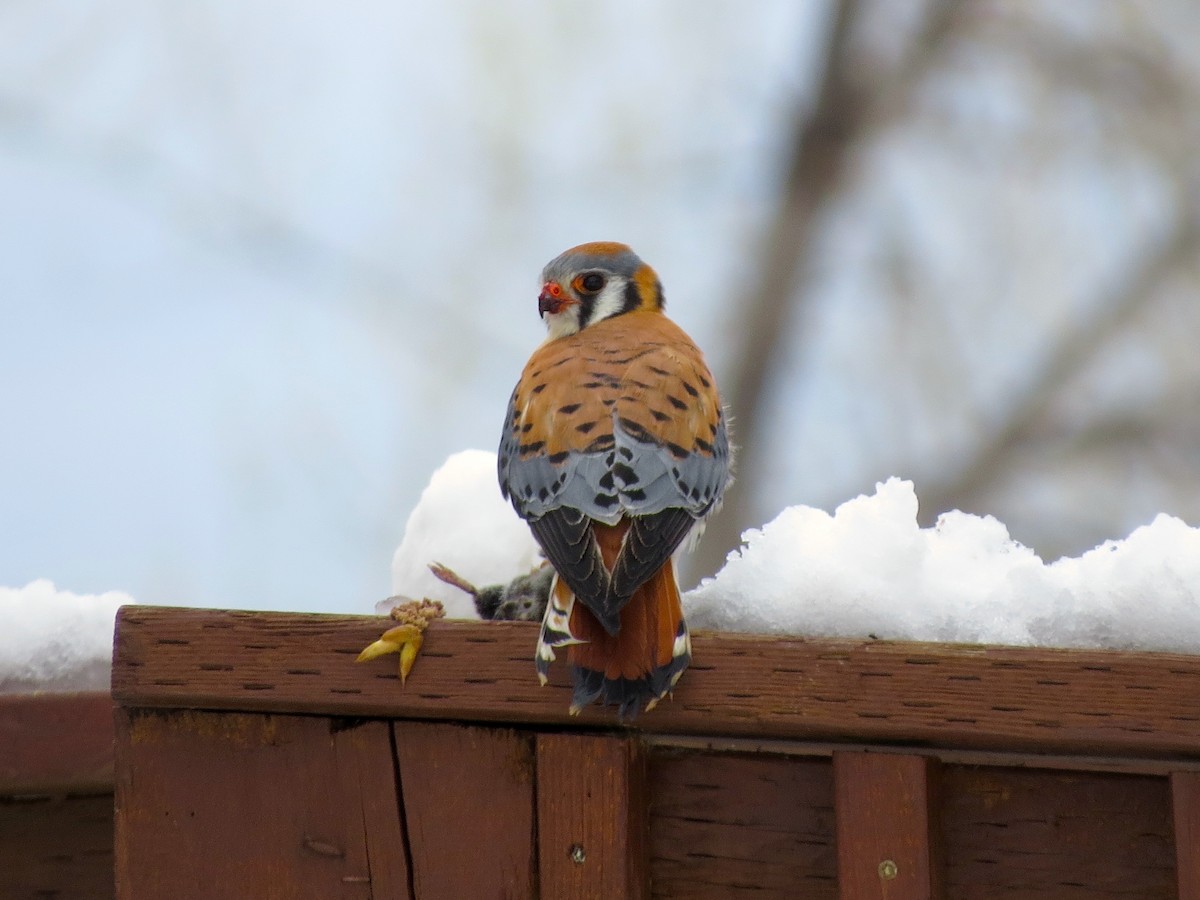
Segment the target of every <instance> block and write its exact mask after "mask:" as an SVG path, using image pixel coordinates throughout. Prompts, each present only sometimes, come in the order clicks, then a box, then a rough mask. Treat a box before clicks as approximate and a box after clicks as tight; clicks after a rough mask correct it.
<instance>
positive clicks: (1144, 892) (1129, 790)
mask: <svg viewBox="0 0 1200 900" xmlns="http://www.w3.org/2000/svg"><path fill="white" fill-rule="evenodd" d="M940 796H941V798H942V803H941V826H942V834H943V846H944V849H945V860H946V869H945V877H946V894H947V896H949V897H955V898H960V897H961V898H964V900H1012V898H1016V900H1101V898H1106V900H1115V898H1118V897H1120V898H1131V897H1137V898H1138V900H1171V898H1174V897H1175V896H1176V892H1175V865H1174V854H1173V851H1172V843H1173V842H1172V839H1171V824H1170V819H1171V812H1170V796H1169V791H1168V780H1167V779H1166V778H1161V777H1147V776H1141V775H1115V774H1106V773H1078V774H1077V773H1069V772H1044V771H1043V772H1039V771H1036V770H1021V769H1002V768H991V767H976V766H943V767H942V774H941V778H940Z"/></svg>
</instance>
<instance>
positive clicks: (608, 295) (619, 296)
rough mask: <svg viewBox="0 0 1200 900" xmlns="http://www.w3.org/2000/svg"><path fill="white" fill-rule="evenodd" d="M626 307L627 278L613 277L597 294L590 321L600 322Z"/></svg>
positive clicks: (589, 322) (590, 322)
mask: <svg viewBox="0 0 1200 900" xmlns="http://www.w3.org/2000/svg"><path fill="white" fill-rule="evenodd" d="M624 308H625V279H623V278H611V279H609V282H608V284H606V285H605V286H604V290H602V291H601V292H600V293H599V294H597V295H596V299H595V302H594V304H593V306H592V317H591V319H590V320H589V321H588V324H589V325H591V324H592V323H593V322H599V321H601V320H602V319H608V318H611V317H612V316H615V315H616V314H617V313H619V312H621V311H622V310H623V309H624Z"/></svg>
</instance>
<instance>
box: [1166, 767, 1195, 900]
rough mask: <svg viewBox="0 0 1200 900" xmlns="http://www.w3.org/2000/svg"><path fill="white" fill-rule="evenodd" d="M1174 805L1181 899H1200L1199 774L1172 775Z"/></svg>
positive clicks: (1176, 866) (1177, 867)
mask: <svg viewBox="0 0 1200 900" xmlns="http://www.w3.org/2000/svg"><path fill="white" fill-rule="evenodd" d="M1171 808H1172V817H1173V819H1174V823H1175V871H1176V877H1177V879H1178V881H1179V900H1200V774H1198V773H1196V772H1175V773H1174V774H1172V775H1171Z"/></svg>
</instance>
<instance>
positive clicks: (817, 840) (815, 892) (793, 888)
mask: <svg viewBox="0 0 1200 900" xmlns="http://www.w3.org/2000/svg"><path fill="white" fill-rule="evenodd" d="M649 788H650V874H651V887H652V891H653V895H654V897H655V898H661V900H668V898H670V900H774V898H779V900H783V898H785V897H787V898H791V897H804V898H806V900H833V898H834V897H836V896H837V858H836V851H835V848H834V823H833V772H832V767H831V766H830V763H829V760H827V759H803V758H796V757H783V756H766V755H754V754H743V753H736V754H735V753H713V752H680V751H671V750H658V751H655V752H653V753H652V754H651V757H650V778H649Z"/></svg>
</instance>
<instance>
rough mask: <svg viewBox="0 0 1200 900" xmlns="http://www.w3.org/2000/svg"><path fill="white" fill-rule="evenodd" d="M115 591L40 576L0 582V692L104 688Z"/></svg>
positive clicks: (117, 599) (122, 599)
mask: <svg viewBox="0 0 1200 900" xmlns="http://www.w3.org/2000/svg"><path fill="white" fill-rule="evenodd" d="M133 602H134V601H133V599H132V598H131V597H129V596H128V595H127V594H123V593H121V592H119V591H108V592H107V593H104V594H99V595H96V594H73V593H71V592H70V591H60V590H58V589H57V588H55V586H54V584H53V583H51V582H49V581H47V580H45V579H39V580H37V581H32V582H30V583H29V584H27V585H26V586H25V587H23V588H10V587H0V621H3V622H4V628H3V629H2V630H0V694H14V693H25V692H29V691H107V690H108V685H109V672H110V666H111V664H112V639H113V620H114V618H115V617H116V614H117V607H119V606H121V605H123V604H127V603H133Z"/></svg>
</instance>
